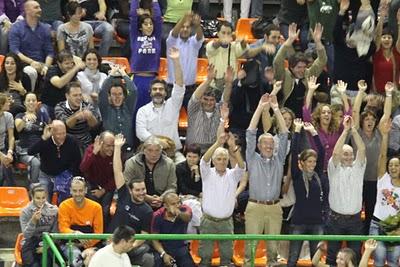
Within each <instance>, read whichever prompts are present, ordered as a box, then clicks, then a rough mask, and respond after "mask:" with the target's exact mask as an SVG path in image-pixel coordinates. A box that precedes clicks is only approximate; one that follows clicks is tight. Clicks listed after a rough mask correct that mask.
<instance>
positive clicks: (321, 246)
mask: <svg viewBox="0 0 400 267" xmlns="http://www.w3.org/2000/svg"><path fill="white" fill-rule="evenodd" d="M317 248H318V249H319V250H321V251H322V252H326V251H327V249H328V247H327V246H326V242H325V241H321V242H319V243H318V246H317Z"/></svg>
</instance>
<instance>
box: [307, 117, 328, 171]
mask: <svg viewBox="0 0 400 267" xmlns="http://www.w3.org/2000/svg"><path fill="white" fill-rule="evenodd" d="M303 127H304V130H305V131H307V132H309V133H310V135H311V136H312V138H313V140H314V144H315V146H316V148H317V154H318V159H317V165H316V167H315V170H316V172H317V173H319V174H320V173H322V171H323V170H324V155H325V150H324V146H323V145H322V143H321V140H320V139H319V136H318V132H317V130H316V129H315V127H314V125H312V123H310V122H305V123H304V126H303Z"/></svg>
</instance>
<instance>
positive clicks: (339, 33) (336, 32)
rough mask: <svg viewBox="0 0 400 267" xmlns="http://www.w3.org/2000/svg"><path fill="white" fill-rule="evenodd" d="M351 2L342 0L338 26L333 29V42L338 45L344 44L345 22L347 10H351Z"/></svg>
mask: <svg viewBox="0 0 400 267" xmlns="http://www.w3.org/2000/svg"><path fill="white" fill-rule="evenodd" d="M349 6H350V0H340V5H339V13H338V15H337V17H336V24H335V27H334V29H333V40H334V42H336V43H338V44H344V41H345V40H344V38H345V31H344V30H343V20H344V15H345V14H346V11H347V9H349Z"/></svg>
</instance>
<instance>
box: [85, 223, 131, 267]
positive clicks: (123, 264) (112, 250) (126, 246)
mask: <svg viewBox="0 0 400 267" xmlns="http://www.w3.org/2000/svg"><path fill="white" fill-rule="evenodd" d="M134 235H135V230H133V229H132V228H131V227H129V226H127V225H121V226H118V228H116V229H115V230H114V232H113V235H112V238H111V240H112V243H111V244H109V245H107V246H105V247H104V248H101V249H100V250H99V251H97V252H96V253H95V254H94V256H93V257H92V259H91V260H90V263H89V267H109V266H118V267H131V266H132V264H131V261H130V260H129V256H128V254H127V252H128V251H130V250H131V247H132V246H133V244H134V243H135V237H134Z"/></svg>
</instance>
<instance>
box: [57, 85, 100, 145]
mask: <svg viewBox="0 0 400 267" xmlns="http://www.w3.org/2000/svg"><path fill="white" fill-rule="evenodd" d="M65 97H66V98H67V100H66V101H64V102H60V103H58V104H57V106H56V107H55V109H54V114H55V116H56V119H58V120H61V121H63V122H65V125H67V132H68V133H69V134H71V135H73V136H74V137H75V138H76V140H77V141H78V144H79V147H80V149H81V151H85V149H86V148H87V147H88V146H89V145H90V144H91V143H92V136H91V134H90V129H92V128H94V127H95V126H96V125H97V124H98V122H99V119H100V118H99V117H100V116H99V114H98V113H97V111H96V110H95V108H94V107H93V106H92V105H91V104H89V103H87V102H85V101H83V98H82V89H81V84H80V83H79V82H70V83H69V84H68V85H67V88H66V92H65Z"/></svg>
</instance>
